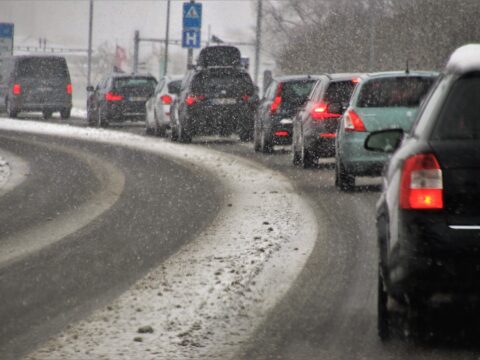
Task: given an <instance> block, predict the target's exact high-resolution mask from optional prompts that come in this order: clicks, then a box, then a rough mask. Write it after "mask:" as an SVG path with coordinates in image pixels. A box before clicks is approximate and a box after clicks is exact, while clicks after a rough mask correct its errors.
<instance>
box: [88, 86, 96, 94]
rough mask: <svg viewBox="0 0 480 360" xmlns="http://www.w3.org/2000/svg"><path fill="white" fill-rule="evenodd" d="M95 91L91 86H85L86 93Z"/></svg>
mask: <svg viewBox="0 0 480 360" xmlns="http://www.w3.org/2000/svg"><path fill="white" fill-rule="evenodd" d="M93 91H95V88H94V87H93V86H92V85H88V86H87V92H93Z"/></svg>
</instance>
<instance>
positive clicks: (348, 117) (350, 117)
mask: <svg viewBox="0 0 480 360" xmlns="http://www.w3.org/2000/svg"><path fill="white" fill-rule="evenodd" d="M344 127H345V131H358V132H365V131H367V129H366V128H365V124H364V123H363V121H362V119H361V118H360V116H358V114H357V113H356V112H355V111H354V110H353V109H349V110H347V112H346V113H345V124H344Z"/></svg>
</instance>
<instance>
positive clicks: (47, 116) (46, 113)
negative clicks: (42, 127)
mask: <svg viewBox="0 0 480 360" xmlns="http://www.w3.org/2000/svg"><path fill="white" fill-rule="evenodd" d="M52 113H53V111H50V110H44V111H42V114H43V118H44V119H45V120H48V119H50V118H51V117H52Z"/></svg>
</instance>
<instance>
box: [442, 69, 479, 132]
mask: <svg viewBox="0 0 480 360" xmlns="http://www.w3.org/2000/svg"><path fill="white" fill-rule="evenodd" d="M433 138H434V139H438V140H468V139H476V140H478V139H480V73H474V74H470V75H468V76H466V77H463V78H461V79H459V80H458V81H457V82H456V84H455V85H454V86H453V87H452V90H451V91H450V94H449V95H448V97H447V99H446V101H445V103H444V105H443V107H442V110H441V112H440V115H439V117H438V120H437V125H436V127H435V129H434V133H433Z"/></svg>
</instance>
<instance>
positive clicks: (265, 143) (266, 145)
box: [260, 128, 273, 154]
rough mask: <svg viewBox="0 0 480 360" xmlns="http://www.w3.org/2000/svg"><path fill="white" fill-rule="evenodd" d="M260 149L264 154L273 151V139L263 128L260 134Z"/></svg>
mask: <svg viewBox="0 0 480 360" xmlns="http://www.w3.org/2000/svg"><path fill="white" fill-rule="evenodd" d="M260 151H261V152H262V153H264V154H271V153H273V143H272V140H271V139H270V138H269V136H268V135H267V134H265V130H264V129H263V128H262V132H261V136H260Z"/></svg>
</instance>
